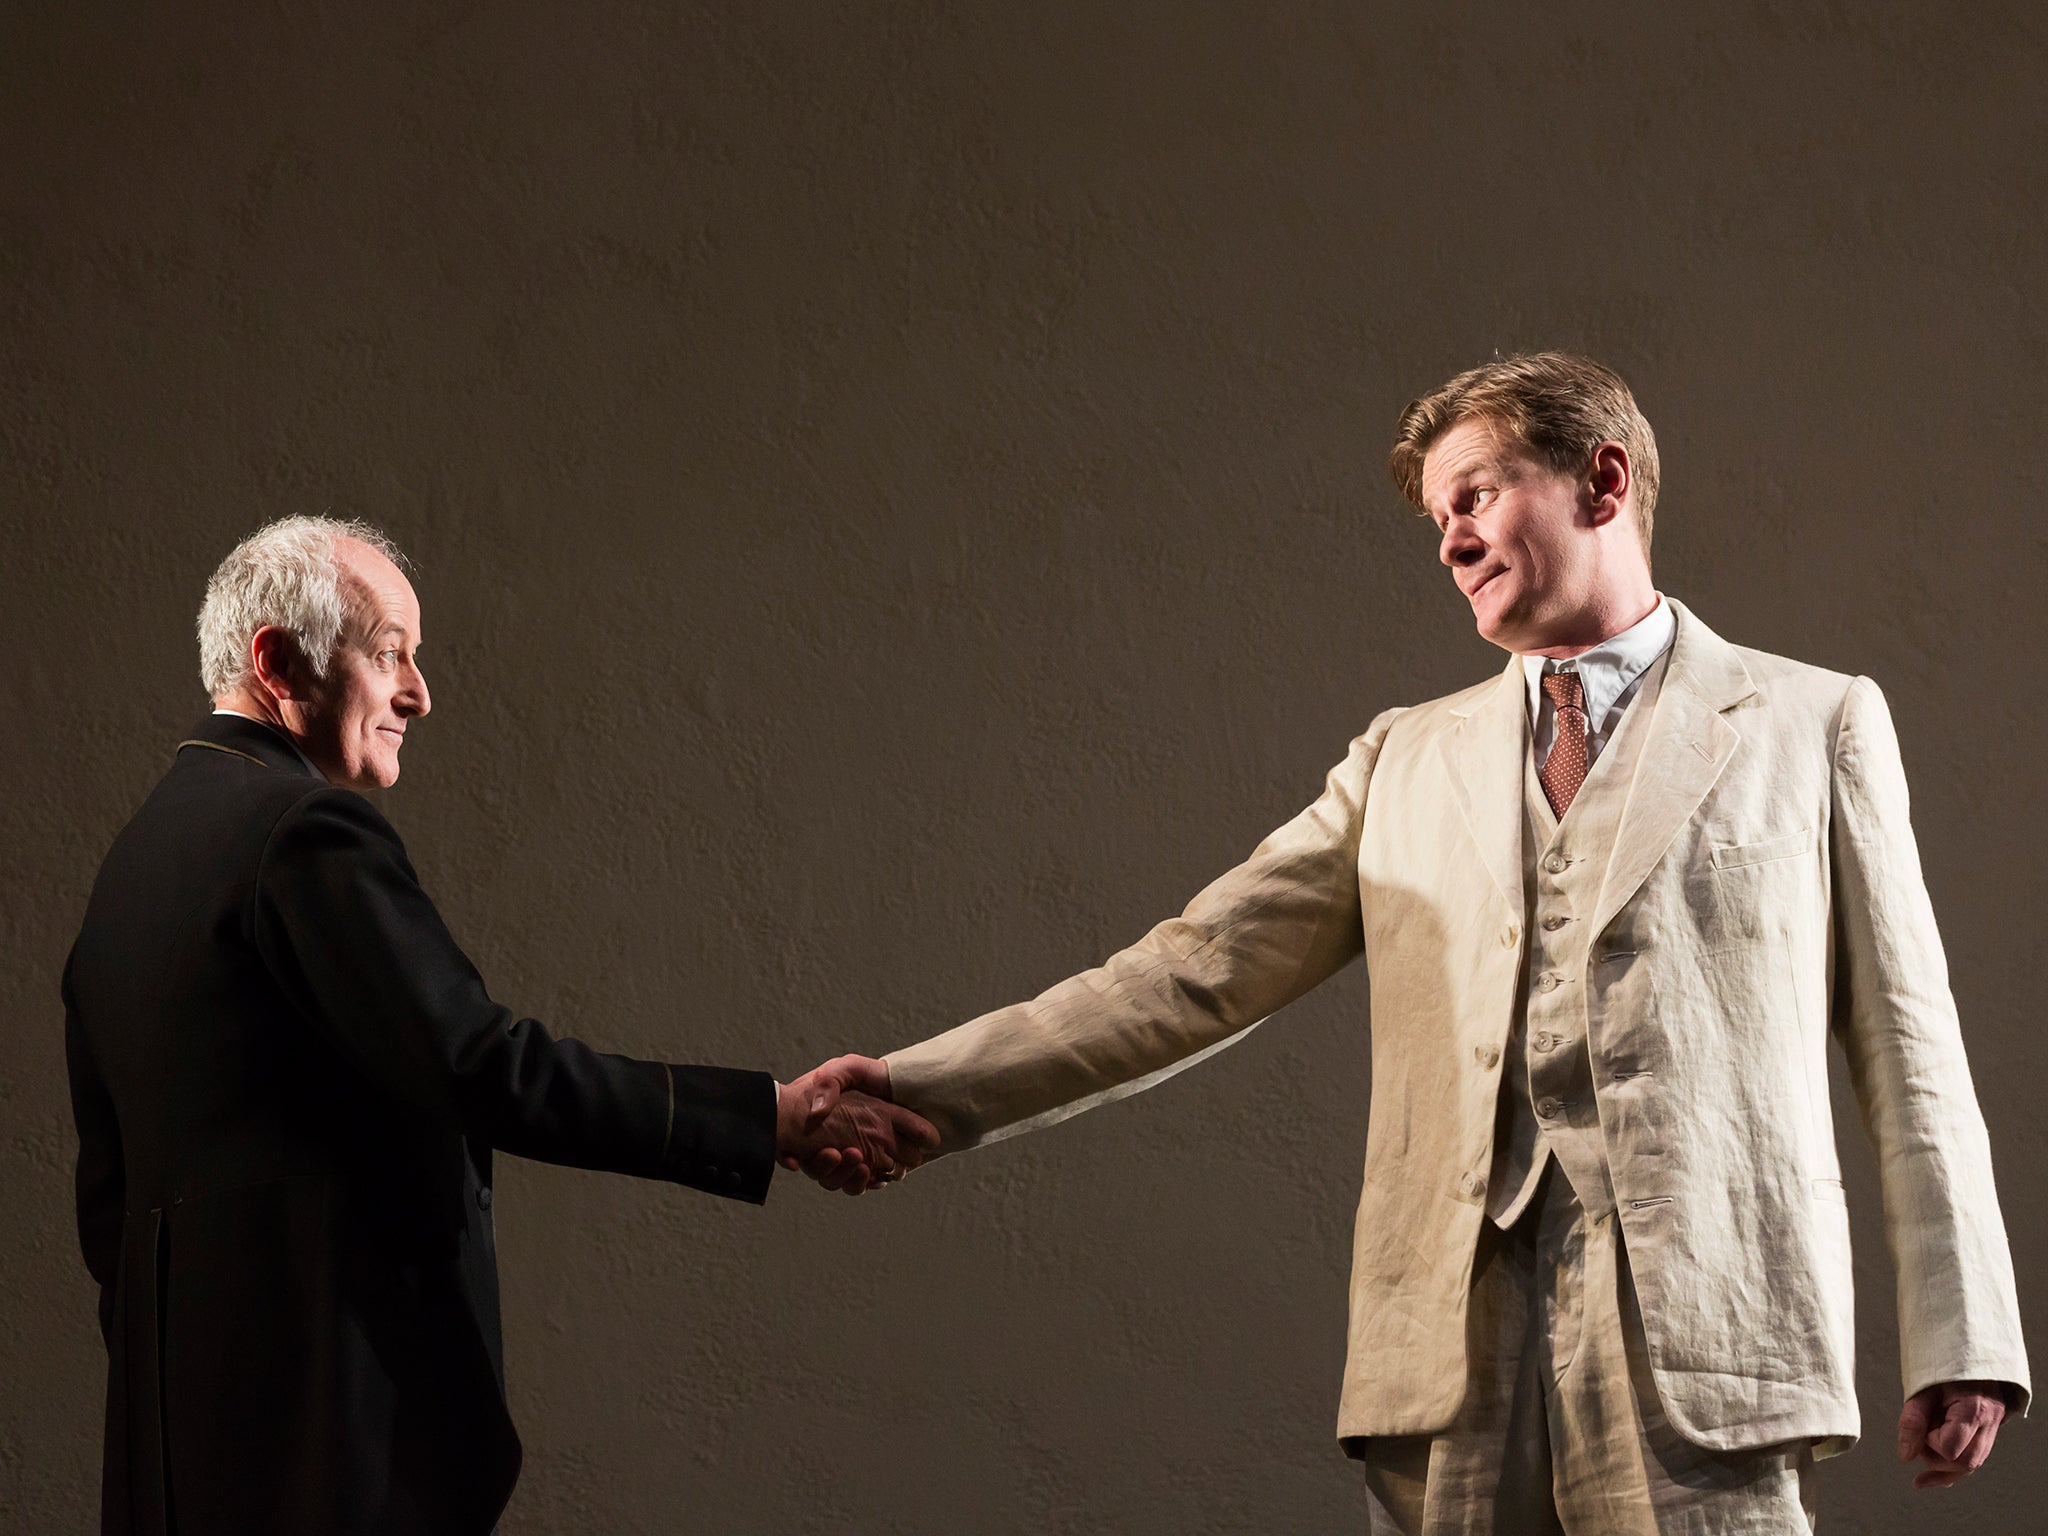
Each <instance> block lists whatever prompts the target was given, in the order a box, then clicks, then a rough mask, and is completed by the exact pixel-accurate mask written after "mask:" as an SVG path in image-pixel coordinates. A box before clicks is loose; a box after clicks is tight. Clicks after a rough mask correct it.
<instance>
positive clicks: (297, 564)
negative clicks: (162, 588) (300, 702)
mask: <svg viewBox="0 0 2048 1536" xmlns="http://www.w3.org/2000/svg"><path fill="white" fill-rule="evenodd" d="M343 539H354V540H355V541H356V542H358V543H360V544H367V545H369V547H370V548H372V549H374V550H376V551H377V553H378V554H380V555H382V556H384V557H385V558H386V559H387V560H389V561H390V562H391V563H392V564H393V565H401V566H402V565H403V564H404V563H405V557H404V556H403V555H401V554H400V553H399V552H398V546H397V545H395V544H393V543H392V542H391V540H390V539H388V538H386V537H385V536H384V534H383V533H382V532H380V531H379V530H378V529H376V528H373V527H371V526H370V525H369V524H368V523H363V522H357V521H355V520H354V519H344V518H334V517H284V518H279V519H278V520H277V521H276V522H274V523H266V524H265V525H264V526H263V527H261V528H259V529H257V530H256V531H255V532H254V533H252V534H250V535H249V537H248V538H246V539H244V540H242V542H241V543H239V544H237V545H236V546H235V547H234V549H233V551H232V552H230V553H229V555H228V557H227V559H225V560H223V561H221V563H220V567H219V569H217V570H216V571H215V572H214V573H213V576H212V579H211V580H209V581H208V582H207V583H206V600H205V601H204V602H203V603H201V604H200V605H199V680H200V681H201V682H202V683H204V684H205V685H206V691H207V694H208V695H209V696H210V697H212V698H215V699H219V698H222V697H224V696H226V695H227V694H230V693H232V692H234V690H235V689H236V688H238V687H239V686H241V684H242V683H243V682H245V681H246V680H247V679H248V676H249V642H250V640H251V639H252V638H254V636H255V634H256V631H257V630H259V629H262V628H263V627H264V626H265V625H275V626H276V627H277V628H279V629H282V630H285V631H286V632H288V633H289V634H290V635H291V637H292V639H293V640H294V641H296V642H297V644H298V648H299V652H300V654H301V655H302V656H304V657H305V660H306V664H307V665H308V666H309V667H311V668H312V670H313V675H314V676H315V677H316V678H318V677H325V676H326V675H327V663H328V660H329V658H330V657H332V656H333V654H334V648H335V647H336V646H337V645H338V644H340V642H341V634H342V629H343V626H345V625H346V624H347V623H348V619H349V611H350V607H351V601H352V594H350V593H348V592H346V591H345V590H344V589H343V575H342V570H341V562H340V561H339V560H338V559H337V558H336V546H337V545H338V544H339V543H340V542H341V540H343Z"/></svg>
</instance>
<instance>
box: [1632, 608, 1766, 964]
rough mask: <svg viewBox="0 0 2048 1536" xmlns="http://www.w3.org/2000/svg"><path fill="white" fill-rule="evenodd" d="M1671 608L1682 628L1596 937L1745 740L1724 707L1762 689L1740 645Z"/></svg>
mask: <svg viewBox="0 0 2048 1536" xmlns="http://www.w3.org/2000/svg"><path fill="white" fill-rule="evenodd" d="M1665 601H1666V602H1671V599H1669V598H1666V599H1665ZM1671 607H1672V610H1673V611H1674V613H1675V614H1676V616H1677V619H1678V632H1677V634H1676V636H1674V638H1673V639H1672V642H1671V662H1670V665H1669V666H1668V667H1667V668H1666V670H1665V674H1664V685H1663V689H1662V691H1661V692H1660V693H1659V695H1658V697H1657V707H1656V713H1655V714H1654V715H1652V716H1651V718H1650V734H1649V736H1648V738H1647V739H1646V740H1645V741H1644V742H1643V746H1642V755H1641V757H1640V758H1639V759H1638V760H1637V763H1636V771H1635V777H1634V778H1633V780H1631V782H1630V785H1629V790H1628V801H1627V803H1626V804H1625V805H1624V806H1623V808H1622V813H1621V824H1620V826H1619V827H1618V828H1616V830H1615V834H1614V848H1613V851H1612V853H1611V854H1610V855H1609V857H1608V861H1607V877H1606V879H1605V880H1604V881H1603V882H1602V884H1601V887H1600V900H1599V902H1598V904H1597V905H1596V906H1595V907H1594V909H1593V932H1594V933H1595V934H1598V933H1600V932H1601V931H1602V930H1603V929H1604V928H1606V926H1607V925H1608V923H1610V922H1612V921H1613V919H1614V915H1615V914H1616V913H1617V912H1619V911H1620V910H1621V909H1622V908H1623V907H1624V906H1625V905H1627V904H1628V901H1629V899H1630V898H1631V897H1633V896H1634V895H1635V893H1636V892H1637V891H1638V890H1639V889H1641V887H1642V883H1643V881H1644V880H1645V879H1646V878H1648V876H1649V873H1650V871H1651V870H1652V869H1654V868H1656V866H1657V861H1658V860H1659V859H1661V858H1663V857H1664V851H1665V850H1666V849H1667V848H1669V847H1670V846H1671V840H1672V839H1673V838H1674V837H1676V836H1677V835H1678V832H1679V829H1680V828H1681V827H1683V826H1684V825H1685V824H1686V823H1687V822H1688V821H1690V820H1691V819H1692V816H1693V813H1694V812H1695V811H1697V810H1698V809H1699V808H1700V802H1702V801H1703V800H1705V799H1706V798H1707V794H1708V791H1710V790H1711V789H1713V787H1714V784H1715V782H1716V781H1717V780H1718V779H1719V778H1720V777H1721V770H1722V769H1724V768H1726V767H1727V766H1728V760H1729V759H1730V758H1732V757H1733V756H1734V755H1735V752H1736V749H1737V748H1738V747H1740V746H1741V745H1742V733H1741V732H1739V731H1738V730H1736V729H1735V727H1734V726H1732V725H1730V724H1729V723H1728V722H1727V721H1726V720H1724V719H1723V718H1722V712H1723V711H1724V710H1727V709H1729V708H1731V707H1732V706H1734V705H1736V704H1739V703H1741V702H1742V701H1743V700H1744V699H1747V698H1749V697H1751V696H1752V695H1754V694H1755V693H1756V684H1755V683H1754V682H1753V681H1752V680H1751V678H1750V675H1749V669H1748V668H1747V667H1745V666H1743V664H1742V658H1741V657H1740V656H1739V655H1737V654H1736V651H1735V647H1734V646H1732V645H1730V644H1729V643H1728V642H1727V641H1725V640H1723V639H1722V638H1721V637H1720V636H1719V635H1717V634H1715V633H1714V632H1713V631H1712V630H1711V629H1708V628H1707V626H1706V625H1704V624H1702V623H1701V622H1700V621H1699V620H1698V619H1696V618H1694V617H1693V615H1692V612H1691V610H1690V609H1688V608H1686V607H1684V606H1683V605H1682V604H1679V603H1676V602H1672V603H1671Z"/></svg>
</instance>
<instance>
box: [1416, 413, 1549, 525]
mask: <svg viewBox="0 0 2048 1536" xmlns="http://www.w3.org/2000/svg"><path fill="white" fill-rule="evenodd" d="M1532 462H1533V460H1532V456H1531V455H1530V453H1529V450H1528V448H1527V447H1525V446H1524V445H1523V443H1522V441H1521V439H1519V438H1518V437H1516V436H1515V434H1514V432H1513V431H1512V430H1511V429H1510V428H1509V427H1508V426H1507V425H1506V423H1504V422H1502V421H1500V420H1498V419H1497V418H1495V417H1492V416H1468V417H1467V418H1466V419H1465V420H1463V421H1461V422H1459V423H1458V424H1457V425H1456V426H1454V427H1452V428H1451V429H1450V430H1449V431H1447V432H1445V433H1444V435H1443V436H1442V437H1440V438H1438V439H1437V440H1436V442H1435V443H1434V444H1433V445H1432V446H1431V447H1430V450H1429V452H1428V453H1427V454H1426V455H1424V457H1423V460H1422V499H1423V502H1424V503H1425V504H1426V505H1429V506H1435V505H1437V504H1438V503H1439V502H1441V501H1443V500H1444V499H1446V498H1447V497H1448V496H1449V495H1450V494H1451V493H1452V492H1453V491H1454V490H1455V489H1456V488H1457V487H1458V486H1459V485H1461V484H1463V483H1464V482H1465V481H1467V480H1471V479H1474V478H1478V477H1482V476H1483V477H1489V478H1496V479H1506V478H1509V477H1512V476H1514V475H1516V474H1518V473H1520V472H1521V471H1522V470H1523V469H1525V468H1527V467H1528V466H1529V465H1530V464H1531V463H1532Z"/></svg>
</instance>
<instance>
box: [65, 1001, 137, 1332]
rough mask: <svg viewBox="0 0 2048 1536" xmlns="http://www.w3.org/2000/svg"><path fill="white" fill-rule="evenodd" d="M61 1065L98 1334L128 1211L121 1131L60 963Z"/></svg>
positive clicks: (107, 1320)
mask: <svg viewBox="0 0 2048 1536" xmlns="http://www.w3.org/2000/svg"><path fill="white" fill-rule="evenodd" d="M62 990H63V994H64V1063H65V1066H66V1068H67V1069H68V1070H69V1073H70V1077H71V1118H72V1121H73V1122H74V1123H75V1124H76V1125H77V1127H78V1246H79V1247H80V1249H82V1250H83V1251H84V1254H85V1267H86V1269H87V1270H88V1271H89V1272H90V1273H91V1275H92V1277H93V1279H94V1280H95V1281H97V1282H98V1283H99V1288H100V1334H101V1336H102V1337H107V1336H109V1334H110V1332H111V1329H112V1327H113V1307H114V1272H115V1269H116V1268H117V1266H118V1265H119V1263H120V1259H121V1217H122V1214H123V1211H124V1210H125V1208H126V1205H127V1199H128V1179H127V1170H126V1168H125V1166H124V1165H123V1162H122V1152H121V1126H120V1123H119V1122H118V1121H117V1120H116V1119H115V1118H114V1100H113V1096H112V1095H111V1094H109V1093H108V1092H107V1084H106V1080H105V1079H104V1078H103V1077H101V1075H100V1069H99V1063H98V1062H97V1061H95V1060H94V1059H93V1054H92V1046H91V1045H90V1044H88V1043H87V1041H86V1038H85V1029H84V1027H83V1026H82V1025H81V1024H80V1023H79V1022H78V1004H77V1003H76V1002H75V1001H73V999H72V996H71V962H70V961H69V960H67V961H65V962H64V981H63V986H62Z"/></svg>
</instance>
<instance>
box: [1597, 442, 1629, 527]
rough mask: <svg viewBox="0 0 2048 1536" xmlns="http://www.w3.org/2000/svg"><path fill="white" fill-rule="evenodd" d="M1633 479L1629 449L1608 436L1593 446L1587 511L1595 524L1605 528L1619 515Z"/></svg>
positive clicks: (1626, 499)
mask: <svg viewBox="0 0 2048 1536" xmlns="http://www.w3.org/2000/svg"><path fill="white" fill-rule="evenodd" d="M1634 483H1635V466H1634V465H1633V464H1631V463H1629V459H1628V450H1627V449H1626V448H1624V447H1622V445H1621V444H1620V443H1617V442H1614V441H1613V440H1612V439H1610V440H1609V441H1607V442H1604V443H1602V444H1601V445H1600V446H1599V447H1598V448H1595V449H1594V450H1593V462H1592V464H1591V465H1590V466H1589V468H1588V470H1587V475H1586V489H1587V495H1588V502H1587V508H1586V510H1587V514H1588V516H1589V517H1590V518H1591V519H1592V523H1593V526H1594V527H1595V528H1604V527H1606V526H1607V525H1608V524H1609V523H1611V522H1613V521H1614V520H1615V519H1616V518H1617V517H1619V516H1621V509H1622V507H1623V505H1624V504H1625V503H1626V502H1627V501H1628V492H1629V487H1630V486H1631V485H1633V484H1634Z"/></svg>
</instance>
